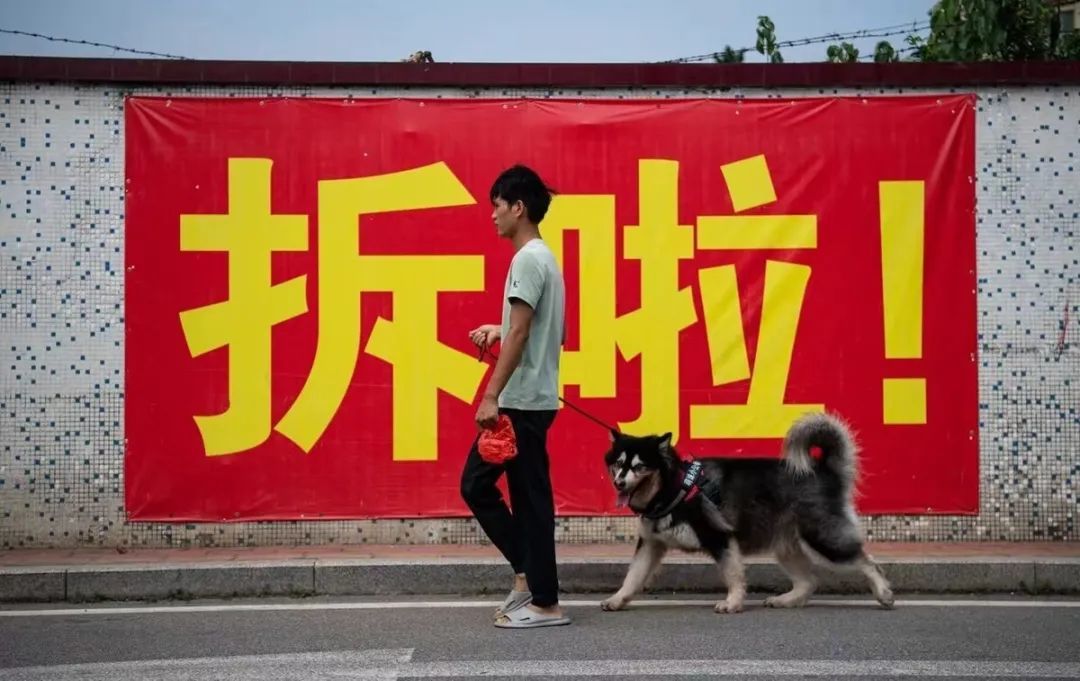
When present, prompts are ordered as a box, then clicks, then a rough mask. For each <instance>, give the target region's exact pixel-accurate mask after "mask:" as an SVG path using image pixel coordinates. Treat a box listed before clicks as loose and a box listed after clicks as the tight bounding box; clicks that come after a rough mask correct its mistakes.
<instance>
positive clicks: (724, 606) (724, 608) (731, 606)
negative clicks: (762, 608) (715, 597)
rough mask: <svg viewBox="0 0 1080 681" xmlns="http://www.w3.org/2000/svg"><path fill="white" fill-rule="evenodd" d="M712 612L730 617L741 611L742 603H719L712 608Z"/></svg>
mask: <svg viewBox="0 0 1080 681" xmlns="http://www.w3.org/2000/svg"><path fill="white" fill-rule="evenodd" d="M713 610H714V611H715V612H718V613H721V614H724V613H727V614H730V615H734V614H735V613H737V612H742V611H743V604H742V601H735V602H731V601H720V602H719V603H717V604H716V607H715V608H713Z"/></svg>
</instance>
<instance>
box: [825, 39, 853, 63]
mask: <svg viewBox="0 0 1080 681" xmlns="http://www.w3.org/2000/svg"><path fill="white" fill-rule="evenodd" d="M825 57H826V58H827V59H828V60H829V61H830V62H832V63H833V64H850V63H854V62H857V61H859V50H858V48H856V47H855V46H854V45H852V44H851V43H849V42H842V43H840V44H839V45H829V48H828V49H827V50H825Z"/></svg>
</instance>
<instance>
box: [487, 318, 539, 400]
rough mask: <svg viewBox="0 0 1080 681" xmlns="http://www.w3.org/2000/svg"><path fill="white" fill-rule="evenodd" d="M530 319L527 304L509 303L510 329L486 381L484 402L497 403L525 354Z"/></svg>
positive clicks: (530, 323) (530, 324)
mask: <svg viewBox="0 0 1080 681" xmlns="http://www.w3.org/2000/svg"><path fill="white" fill-rule="evenodd" d="M532 318H533V309H532V308H531V307H529V304H528V303H526V302H524V301H523V300H520V299H518V298H515V299H513V300H512V301H510V328H509V329H508V330H507V332H506V338H503V339H502V350H500V352H499V359H498V361H497V362H495V370H494V371H493V372H492V373H491V378H490V379H488V384H487V389H486V390H484V399H485V400H494V401H496V402H497V401H498V399H499V395H500V394H501V393H502V391H503V388H505V387H506V382H507V381H509V380H510V375H511V374H513V373H514V369H517V366H518V364H519V363H520V362H521V355H522V353H524V352H525V341H527V340H528V339H529V329H530V327H531V326H532Z"/></svg>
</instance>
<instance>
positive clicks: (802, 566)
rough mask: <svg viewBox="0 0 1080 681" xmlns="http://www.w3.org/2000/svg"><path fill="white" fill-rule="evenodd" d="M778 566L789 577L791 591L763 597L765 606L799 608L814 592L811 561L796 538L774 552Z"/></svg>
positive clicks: (815, 583) (814, 581) (814, 585)
mask: <svg viewBox="0 0 1080 681" xmlns="http://www.w3.org/2000/svg"><path fill="white" fill-rule="evenodd" d="M776 560H777V562H779V563H780V567H781V568H783V569H784V572H786V573H787V574H788V576H789V577H791V582H792V584H791V591H788V592H787V593H783V594H780V595H779V596H770V597H768V598H766V599H765V607H766V608H801V607H802V606H804V605H806V601H807V599H809V598H810V594H812V593H814V588H815V587H816V586H817V582H816V580H815V579H814V571H813V562H812V561H811V560H810V556H808V555H806V552H805V551H804V550H803V548H802V546H801V545H800V544H799V543H798V541H797V540H794V541H792V542H791V543H788V544H787V545H785V546H782V547H780V548H779V549H778V550H777V552H776Z"/></svg>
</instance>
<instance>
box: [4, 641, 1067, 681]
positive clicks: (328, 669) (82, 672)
mask: <svg viewBox="0 0 1080 681" xmlns="http://www.w3.org/2000/svg"><path fill="white" fill-rule="evenodd" d="M411 658H412V650H411V649H400V650H369V651H356V652H326V653H293V654H288V655H243V656H231V657H218V658H213V657H204V658H195V659H175V660H141V661H135V662H95V663H89V664H70V665H55V666H39V667H21V668H20V667H16V668H8V669H4V670H0V677H2V678H4V679H7V680H8V681H37V680H38V679H53V678H77V679H80V680H81V681H98V680H99V679H100V680H101V681H105V680H106V679H108V680H109V681H125V680H128V679H132V680H133V679H144V678H154V679H160V680H162V681H173V680H176V681H180V680H181V679H183V680H185V681H190V679H193V678H199V679H204V678H228V679H230V681H232V680H241V681H246V680H247V679H251V680H252V681H254V680H255V679H260V680H261V679H264V678H269V677H273V678H275V679H301V678H315V677H318V678H326V677H343V678H355V679H371V678H377V679H394V678H398V677H402V676H403V677H408V678H435V677H481V676H482V677H512V678H520V677H528V676H546V677H574V678H582V677H589V676H613V677H614V676H619V677H621V676H638V677H647V678H654V677H658V676H689V675H693V676H767V677H773V676H821V677H827V678H842V677H848V676H863V677H865V676H871V677H886V678H896V677H925V676H929V677H937V678H941V677H958V678H963V677H977V678H984V679H985V678H1024V679H1031V678H1056V679H1077V678H1080V664H1077V663H1071V662H1034V661H1004V662H1003V661H988V660H797V659H796V660H725V659H717V660H704V659H696V660H687V659H674V660H658V659H651V660H624V659H617V660H460V661H458V660H454V661H441V662H413V661H410V660H411Z"/></svg>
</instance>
